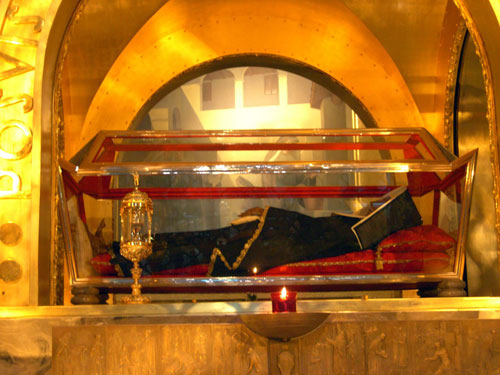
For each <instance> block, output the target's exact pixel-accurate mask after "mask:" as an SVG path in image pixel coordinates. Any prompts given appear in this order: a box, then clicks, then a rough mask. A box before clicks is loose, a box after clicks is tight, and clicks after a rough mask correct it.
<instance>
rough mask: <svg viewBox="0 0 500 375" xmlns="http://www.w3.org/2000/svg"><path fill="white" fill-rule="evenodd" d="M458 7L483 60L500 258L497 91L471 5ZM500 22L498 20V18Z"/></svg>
mask: <svg viewBox="0 0 500 375" xmlns="http://www.w3.org/2000/svg"><path fill="white" fill-rule="evenodd" d="M454 3H455V4H456V5H457V7H458V9H459V10H460V12H461V13H462V17H463V18H464V20H465V24H466V25H467V29H468V31H469V33H470V35H471V37H472V40H473V41H474V45H475V46H476V50H477V53H478V56H479V61H480V62H481V69H482V71H483V78H484V85H485V88H486V98H487V105H488V112H487V115H486V117H487V119H488V123H489V133H490V159H491V171H492V175H493V196H494V198H495V210H496V222H495V228H496V232H497V244H498V247H497V253H498V255H499V258H500V190H499V178H500V175H499V171H500V160H499V155H498V150H499V147H498V131H497V114H496V103H495V100H496V99H495V91H494V87H493V78H492V72H491V66H490V63H489V60H488V54H487V51H486V46H485V44H484V41H483V39H482V38H481V34H480V32H479V30H478V28H477V25H476V23H475V22H474V20H473V18H472V15H471V13H470V10H469V7H468V5H467V0H454ZM497 22H498V20H497ZM499 266H500V263H499Z"/></svg>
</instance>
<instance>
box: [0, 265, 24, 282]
mask: <svg viewBox="0 0 500 375" xmlns="http://www.w3.org/2000/svg"><path fill="white" fill-rule="evenodd" d="M22 275H23V269H22V267H21V265H20V264H19V263H17V262H16V261H15V260H4V261H3V262H2V263H0V279H2V280H3V281H5V282H6V283H15V282H16V281H19V280H20V279H21V276H22Z"/></svg>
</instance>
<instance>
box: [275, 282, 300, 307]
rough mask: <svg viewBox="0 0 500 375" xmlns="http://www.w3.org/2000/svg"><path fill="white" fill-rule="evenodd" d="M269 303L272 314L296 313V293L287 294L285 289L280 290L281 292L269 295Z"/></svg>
mask: <svg viewBox="0 0 500 375" xmlns="http://www.w3.org/2000/svg"><path fill="white" fill-rule="evenodd" d="M271 301H272V303H273V313H276V312H296V311H297V292H289V291H287V290H286V288H285V287H283V289H281V292H273V293H271Z"/></svg>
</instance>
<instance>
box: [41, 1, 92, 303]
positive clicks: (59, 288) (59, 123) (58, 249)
mask: <svg viewBox="0 0 500 375" xmlns="http://www.w3.org/2000/svg"><path fill="white" fill-rule="evenodd" d="M88 2H89V0H81V1H80V2H79V3H78V5H77V7H76V9H75V12H74V13H73V15H72V17H71V19H70V21H69V22H68V25H69V26H68V28H67V30H68V31H67V32H66V33H65V34H64V37H63V40H62V43H61V48H60V50H59V54H58V57H57V61H56V72H55V80H54V86H53V91H52V105H53V109H52V113H53V116H52V129H53V130H54V131H53V134H54V136H53V139H52V157H53V159H52V160H60V159H61V158H63V157H64V109H63V102H62V88H61V85H62V80H63V78H62V77H63V68H64V62H65V60H66V57H67V54H68V48H69V45H70V43H71V39H72V37H73V33H72V30H73V28H72V25H74V23H75V22H78V19H79V18H80V17H81V15H82V13H83V11H84V9H85V7H86V6H87V4H88ZM57 168H58V166H57V165H56V163H52V170H51V172H52V176H53V181H54V180H56V179H57V178H56V173H57ZM59 188H60V187H58V184H56V187H55V188H54V189H53V190H52V200H53V207H58V206H59V192H58V189H59ZM56 212H59V211H56ZM53 221H54V223H53V230H54V235H53V236H52V238H51V267H50V280H51V283H50V304H51V305H62V304H63V303H64V240H63V235H62V228H61V217H60V215H59V214H55V215H53Z"/></svg>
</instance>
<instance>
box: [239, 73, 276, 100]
mask: <svg viewBox="0 0 500 375" xmlns="http://www.w3.org/2000/svg"><path fill="white" fill-rule="evenodd" d="M243 104H244V105H245V107H256V106H264V105H278V104H280V95H279V81H278V71H277V70H276V69H270V68H260V67H250V68H248V69H247V70H246V72H245V75H244V77H243Z"/></svg>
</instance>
